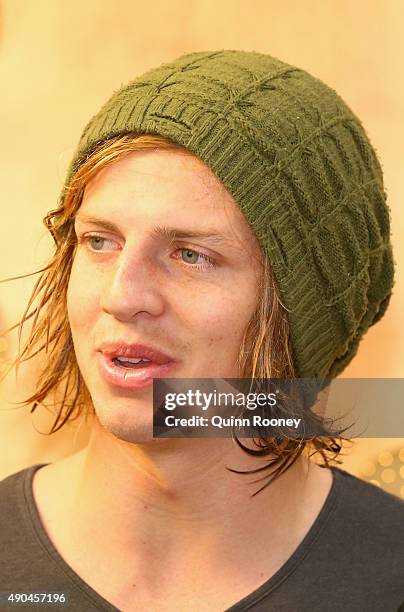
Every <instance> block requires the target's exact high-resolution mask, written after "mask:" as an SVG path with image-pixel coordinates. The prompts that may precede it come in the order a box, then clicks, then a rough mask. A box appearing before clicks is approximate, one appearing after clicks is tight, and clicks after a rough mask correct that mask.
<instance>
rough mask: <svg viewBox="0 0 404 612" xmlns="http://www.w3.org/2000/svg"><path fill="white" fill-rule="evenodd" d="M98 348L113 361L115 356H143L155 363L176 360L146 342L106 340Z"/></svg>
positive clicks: (160, 363) (161, 363) (159, 363)
mask: <svg viewBox="0 0 404 612" xmlns="http://www.w3.org/2000/svg"><path fill="white" fill-rule="evenodd" d="M98 350H99V351H101V353H103V355H105V357H107V358H109V359H111V361H112V359H115V357H134V358H143V359H148V360H149V361H152V362H153V363H157V364H158V365H163V364H165V363H169V362H171V361H175V359H174V358H173V357H171V356H170V355H167V354H166V353H163V351H160V350H159V349H157V348H155V347H152V346H149V345H146V344H139V343H136V344H128V343H126V342H122V341H117V342H104V343H102V344H101V345H100V346H99V347H98Z"/></svg>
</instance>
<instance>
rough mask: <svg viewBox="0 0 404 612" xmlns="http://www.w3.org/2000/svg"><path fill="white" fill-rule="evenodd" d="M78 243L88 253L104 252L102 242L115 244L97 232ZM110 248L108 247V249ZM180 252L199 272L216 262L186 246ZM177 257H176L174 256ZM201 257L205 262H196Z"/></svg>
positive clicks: (85, 236) (79, 240)
mask: <svg viewBox="0 0 404 612" xmlns="http://www.w3.org/2000/svg"><path fill="white" fill-rule="evenodd" d="M78 242H79V243H80V244H84V245H85V246H86V248H87V249H88V250H89V251H90V253H105V252H107V250H108V249H106V250H104V249H103V246H104V243H107V242H110V243H112V244H116V243H115V242H114V241H113V240H109V239H108V238H104V237H103V236H99V235H98V234H87V235H84V236H81V237H79V238H78ZM109 250H110V249H109ZM175 252H176V253H177V252H180V253H181V262H182V263H183V264H189V265H187V267H188V268H190V269H191V270H192V269H196V270H200V271H201V272H204V271H207V270H209V269H211V268H214V267H215V266H216V262H215V260H214V259H213V258H212V257H209V256H208V255H205V253H201V252H199V251H195V250H194V249H189V248H187V247H182V248H178V249H177V250H176V251H175ZM176 259H177V258H176ZM200 259H202V260H203V261H204V262H205V263H204V264H201V263H198V261H200Z"/></svg>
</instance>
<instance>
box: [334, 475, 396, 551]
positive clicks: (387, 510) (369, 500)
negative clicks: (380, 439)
mask: <svg viewBox="0 0 404 612" xmlns="http://www.w3.org/2000/svg"><path fill="white" fill-rule="evenodd" d="M332 469H333V472H334V477H335V487H334V498H335V512H334V521H333V520H331V524H330V525H329V526H328V527H329V529H331V530H332V529H333V524H334V528H335V529H336V531H337V532H338V533H339V535H340V537H342V539H343V540H344V541H345V542H346V544H347V545H349V549H350V551H351V552H352V554H354V551H355V548H357V550H358V551H359V550H363V549H364V548H365V549H366V548H369V553H371V555H372V557H373V556H374V555H377V554H379V553H380V554H382V552H383V553H384V554H385V553H386V551H387V550H389V551H390V552H391V553H394V552H395V553H396V554H397V558H400V559H401V561H402V562H403V561H404V553H403V545H404V500H402V499H400V498H399V497H397V496H395V495H392V494H391V493H388V492H387V491H384V490H383V489H381V488H380V487H378V486H376V485H374V484H372V483H370V482H367V481H365V480H362V479H360V478H358V477H357V476H353V475H352V474H350V473H348V472H346V471H345V470H342V469H340V468H336V467H333V468H332ZM341 534H343V535H342V536H341Z"/></svg>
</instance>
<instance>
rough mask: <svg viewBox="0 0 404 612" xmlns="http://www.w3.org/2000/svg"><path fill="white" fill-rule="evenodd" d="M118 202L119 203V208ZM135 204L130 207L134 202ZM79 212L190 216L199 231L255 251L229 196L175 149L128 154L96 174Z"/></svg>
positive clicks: (198, 165) (204, 167)
mask: <svg viewBox="0 0 404 612" xmlns="http://www.w3.org/2000/svg"><path fill="white" fill-rule="evenodd" d="M119 202H121V203H122V204H125V209H124V211H123V209H121V208H120V206H119ZM135 203H136V206H134V204H135ZM81 208H82V209H84V210H85V212H87V213H96V212H97V213H99V212H100V209H102V213H103V215H104V216H105V214H114V213H116V214H120V213H122V212H125V215H128V221H129V211H133V214H135V213H136V210H138V212H139V213H142V216H143V219H144V218H145V216H146V217H148V216H150V217H151V216H152V215H153V214H157V215H158V214H166V213H167V214H170V215H172V214H175V216H176V221H180V220H181V218H183V219H184V220H185V219H186V220H189V218H190V216H192V218H193V219H194V222H197V223H198V224H199V225H200V226H201V227H202V226H203V225H204V223H206V224H208V225H209V226H212V222H213V224H214V225H215V226H216V227H217V229H218V231H222V232H224V233H226V234H227V236H231V237H233V238H235V239H238V240H239V241H240V242H241V244H243V243H244V244H245V246H247V244H248V245H249V247H251V246H253V248H254V250H256V251H258V250H259V245H258V241H257V239H256V237H255V234H254V233H253V231H252V229H251V228H250V226H249V224H248V223H247V220H246V219H245V217H244V215H243V213H242V211H241V210H240V208H239V206H238V204H237V203H236V202H235V200H234V198H233V197H232V195H231V194H230V192H229V191H228V190H227V189H226V187H225V186H224V185H223V183H222V182H221V181H220V179H219V178H218V177H217V176H216V175H215V174H214V172H213V171H212V170H211V169H210V168H209V167H208V166H207V165H206V164H205V163H204V162H203V161H202V160H200V159H199V158H197V157H196V156H194V155H191V154H187V153H183V152H181V151H175V150H172V151H171V150H170V151H166V150H154V149H153V150H150V151H139V152H131V153H129V154H127V155H126V156H124V157H123V158H121V159H119V160H118V161H115V162H113V163H112V164H110V165H109V166H107V167H106V168H104V169H103V170H101V171H100V172H99V173H98V174H97V175H96V176H95V177H94V178H93V179H92V180H91V181H90V182H89V183H88V185H87V186H86V188H85V192H84V197H83V202H82V205H81Z"/></svg>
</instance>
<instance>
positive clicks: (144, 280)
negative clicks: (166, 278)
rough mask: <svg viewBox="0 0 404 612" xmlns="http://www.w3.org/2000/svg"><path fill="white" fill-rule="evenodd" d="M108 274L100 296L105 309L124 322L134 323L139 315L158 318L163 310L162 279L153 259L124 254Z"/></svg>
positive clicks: (128, 253) (134, 253)
mask: <svg viewBox="0 0 404 612" xmlns="http://www.w3.org/2000/svg"><path fill="white" fill-rule="evenodd" d="M104 273H105V283H104V286H103V291H102V294H101V296H100V306H101V309H102V310H103V311H104V312H106V313H107V314H110V315H112V316H114V317H115V318H117V319H119V320H121V321H130V320H132V319H133V318H134V317H135V316H136V315H137V314H138V313H140V312H145V313H148V314H150V315H152V316H158V315H159V314H161V312H162V310H163V299H162V295H161V293H160V291H159V287H161V279H160V278H157V276H158V274H157V269H156V266H155V265H153V263H152V262H151V261H150V258H146V257H142V256H140V255H139V253H138V251H137V252H133V251H132V252H131V253H130V252H129V251H128V252H126V253H125V249H123V251H121V254H120V257H119V258H117V259H116V260H115V262H114V263H113V264H111V267H110V268H109V269H108V270H105V271H104Z"/></svg>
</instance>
